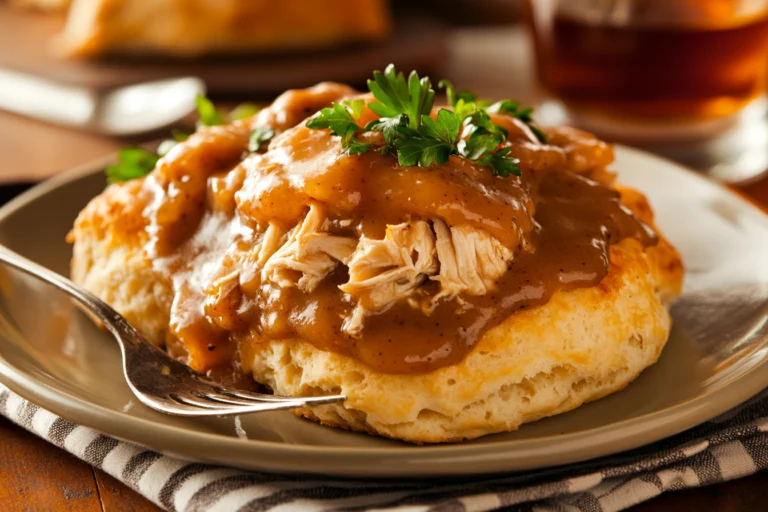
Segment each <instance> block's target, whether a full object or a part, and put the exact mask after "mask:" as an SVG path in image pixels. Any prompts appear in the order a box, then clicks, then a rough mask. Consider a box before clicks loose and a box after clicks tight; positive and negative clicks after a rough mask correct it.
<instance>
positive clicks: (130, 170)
mask: <svg viewBox="0 0 768 512" xmlns="http://www.w3.org/2000/svg"><path fill="white" fill-rule="evenodd" d="M117 158H118V160H119V161H118V163H116V164H112V165H110V166H109V167H107V170H106V173H107V182H108V183H118V182H120V181H128V180H132V179H135V178H141V177H142V176H146V175H147V174H149V173H150V172H152V169H154V168H155V165H157V161H158V160H159V159H160V157H159V156H158V155H156V154H154V153H152V152H151V151H147V150H146V149H143V148H125V149H121V150H120V151H118V152H117Z"/></svg>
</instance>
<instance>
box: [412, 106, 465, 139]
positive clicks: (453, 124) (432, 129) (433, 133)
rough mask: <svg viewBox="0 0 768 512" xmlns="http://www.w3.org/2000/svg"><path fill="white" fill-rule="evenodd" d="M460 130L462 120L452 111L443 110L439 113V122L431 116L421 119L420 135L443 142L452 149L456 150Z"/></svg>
mask: <svg viewBox="0 0 768 512" xmlns="http://www.w3.org/2000/svg"><path fill="white" fill-rule="evenodd" d="M460 129H461V120H460V119H459V116H457V115H456V114H454V113H453V112H451V111H450V110H446V109H444V108H441V109H440V110H439V111H438V113H437V121H435V120H434V119H432V118H431V117H429V116H422V117H421V127H420V128H419V133H421V134H422V135H423V136H424V137H426V138H430V139H437V140H440V141H443V142H445V143H447V144H449V145H450V146H451V148H454V147H455V146H456V139H457V138H458V137H459V130H460Z"/></svg>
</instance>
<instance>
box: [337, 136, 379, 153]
mask: <svg viewBox="0 0 768 512" xmlns="http://www.w3.org/2000/svg"><path fill="white" fill-rule="evenodd" d="M372 146H373V144H372V143H370V142H359V141H357V140H355V138H354V137H351V138H350V139H349V140H345V141H342V143H341V147H342V148H343V149H345V150H346V151H347V154H348V155H362V154H363V153H367V152H368V151H369V150H370V149H371V147H372Z"/></svg>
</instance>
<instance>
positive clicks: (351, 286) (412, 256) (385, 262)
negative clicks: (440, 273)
mask: <svg viewBox="0 0 768 512" xmlns="http://www.w3.org/2000/svg"><path fill="white" fill-rule="evenodd" d="M348 266H349V281H348V282H347V283H345V284H343V285H341V286H340V288H341V290H342V291H343V292H345V293H348V294H349V295H351V296H352V297H354V298H356V299H358V305H357V308H358V309H357V310H356V311H355V313H353V314H352V316H350V317H349V318H348V319H347V321H346V322H345V324H344V331H345V332H346V333H347V334H349V335H351V336H357V335H359V334H360V332H361V331H362V328H363V322H362V321H363V318H364V314H363V313H364V310H369V311H371V310H372V311H376V310H380V309H383V308H385V307H387V306H388V305H390V304H392V303H393V302H395V301H397V300H400V299H404V298H407V297H408V296H409V295H411V294H412V293H413V292H414V290H415V289H416V287H417V286H419V284H421V283H422V282H423V281H424V278H425V277H426V276H427V275H431V274H434V273H436V272H437V269H438V265H437V259H436V258H435V237H434V234H433V233H432V230H431V229H430V227H429V224H428V223H427V222H426V221H416V222H410V223H404V224H397V225H395V226H388V227H387V233H386V236H385V237H384V239H383V240H373V239H370V238H361V239H360V243H359V244H358V246H357V250H356V251H355V252H354V254H353V255H352V257H351V258H350V260H349V263H348Z"/></svg>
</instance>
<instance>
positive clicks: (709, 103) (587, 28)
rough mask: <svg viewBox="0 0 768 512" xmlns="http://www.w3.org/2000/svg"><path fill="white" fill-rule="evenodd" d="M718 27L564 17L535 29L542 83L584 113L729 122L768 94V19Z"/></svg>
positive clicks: (755, 19) (756, 18) (639, 119)
mask: <svg viewBox="0 0 768 512" xmlns="http://www.w3.org/2000/svg"><path fill="white" fill-rule="evenodd" d="M717 23H718V25H714V26H709V27H708V26H692V27H684V26H663V27H654V26H606V25H599V24H597V25H590V24H587V23H586V22H584V21H580V20H577V19H572V18H565V17H558V16H556V17H555V19H554V20H553V21H552V24H551V26H550V27H549V30H546V31H544V30H541V28H539V29H537V30H535V37H536V50H537V53H538V55H537V66H538V74H539V79H540V81H541V83H542V85H543V86H544V87H545V89H547V90H548V92H549V93H550V94H552V95H553V96H555V97H557V98H559V99H560V100H562V101H563V102H564V103H565V104H566V106H567V107H568V108H569V109H571V110H573V111H575V112H580V113H582V114H589V113H590V112H598V113H599V114H600V115H601V116H606V115H607V116H610V117H617V118H628V119H626V120H627V121H630V120H632V119H634V120H638V121H641V122H642V120H644V119H646V120H655V121H658V120H663V119H667V120H671V119H680V120H706V119H717V118H722V117H726V116H729V115H731V114H734V113H736V112H738V111H739V110H741V109H742V108H743V107H744V106H745V105H746V104H747V103H749V102H750V101H752V100H754V99H755V98H757V97H759V96H762V95H764V94H765V92H766V75H767V74H768V12H767V13H763V14H762V15H760V16H758V17H752V18H751V19H747V20H740V21H738V22H734V23H732V24H724V23H723V20H722V19H719V20H717ZM545 34H546V36H545Z"/></svg>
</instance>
